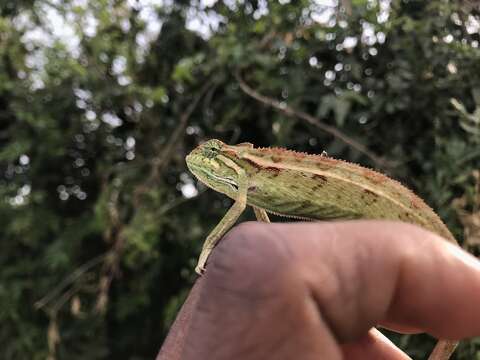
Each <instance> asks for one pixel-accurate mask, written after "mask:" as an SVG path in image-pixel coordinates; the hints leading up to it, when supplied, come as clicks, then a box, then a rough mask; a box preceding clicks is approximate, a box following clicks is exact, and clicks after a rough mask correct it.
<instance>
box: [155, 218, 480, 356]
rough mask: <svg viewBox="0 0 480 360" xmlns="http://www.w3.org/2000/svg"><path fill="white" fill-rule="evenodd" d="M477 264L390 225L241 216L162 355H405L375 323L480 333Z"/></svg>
mask: <svg viewBox="0 0 480 360" xmlns="http://www.w3.org/2000/svg"><path fill="white" fill-rule="evenodd" d="M479 303H480V262H479V261H477V260H476V259H475V258H474V257H473V256H471V255H469V254H468V253H466V252H464V251H462V250H461V249H460V248H458V247H456V246H454V245H452V244H450V243H448V242H447V241H444V240H443V239H441V238H440V237H438V236H437V235H435V234H433V233H430V232H428V231H426V230H423V229H421V228H419V227H416V226H413V225H408V224H404V223H398V222H386V221H347V222H328V223H321V222H316V223H291V224H279V223H276V224H275V223H272V224H262V223H257V222H252V223H244V224H242V225H240V226H237V227H236V228H234V229H232V230H231V231H230V232H229V233H228V234H227V235H226V236H225V237H224V239H223V240H222V241H221V242H220V243H219V244H218V246H217V247H216V248H215V250H214V251H213V252H212V255H211V257H210V259H209V262H208V266H207V270H206V272H205V274H204V275H203V276H202V277H200V278H199V279H198V280H197V281H196V283H195V285H194V287H193V288H192V290H191V292H190V295H189V296H188V298H187V300H186V302H185V304H184V306H183V307H182V309H181V311H180V313H179V315H178V317H177V319H176V321H175V323H174V325H173V326H172V328H171V330H170V333H169V335H168V337H167V339H166V341H165V343H164V345H163V347H162V349H161V351H160V353H159V354H158V356H157V360H164V359H165V360H166V359H168V360H180V359H181V360H190V359H196V360H198V359H200V360H201V359H209V360H220V359H222V360H223V359H242V360H254V359H255V360H256V359H275V360H277V359H278V360H283V359H285V360H287V359H300V360H303V359H305V360H306V359H331V360H336V359H372V360H376V359H391V360H401V359H402V360H403V359H409V357H408V356H407V355H405V354H404V353H403V352H401V351H400V350H399V349H398V348H396V347H395V346H394V345H393V344H392V343H391V342H390V341H389V340H388V339H386V338H385V337H383V335H381V334H380V332H378V331H377V330H376V329H375V328H374V326H383V327H388V328H390V329H393V330H397V331H400V332H410V333H415V332H427V333H430V334H432V335H433V336H435V337H437V338H443V339H462V338H466V337H471V336H478V335H480V311H479V310H478V304H479Z"/></svg>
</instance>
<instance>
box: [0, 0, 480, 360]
mask: <svg viewBox="0 0 480 360" xmlns="http://www.w3.org/2000/svg"><path fill="white" fill-rule="evenodd" d="M134 3H135V2H127V1H106V0H92V1H89V2H85V4H83V2H73V1H68V0H64V1H44V0H37V1H33V0H31V1H26V0H25V1H16V2H13V1H9V2H8V1H7V3H6V5H0V229H1V230H0V234H1V238H2V241H1V245H0V250H1V251H0V267H1V269H2V272H1V274H0V304H1V306H0V322H1V323H2V327H1V330H0V349H2V350H1V358H2V359H23V358H29V359H44V358H47V357H50V358H51V359H53V358H55V357H56V358H59V359H61V358H79V359H80V358H82V359H84V358H88V359H104V358H131V359H151V358H152V357H153V356H154V354H155V353H156V352H157V351H158V349H159V346H160V344H161V342H162V340H163V338H164V336H165V335H166V333H167V331H168V326H169V325H170V324H171V322H172V321H173V319H174V317H175V314H176V311H177V310H178V308H179V307H180V306H181V303H182V301H183V299H184V298H185V296H186V294H187V293H188V289H189V287H190V286H191V284H192V282H193V280H194V278H195V275H194V273H193V268H194V263H195V259H196V255H197V254H198V251H199V248H200V246H201V243H202V242H203V239H204V237H205V235H206V234H207V233H208V231H209V229H211V228H212V226H213V225H214V224H215V223H216V222H217V221H218V219H220V217H221V216H222V214H223V213H224V212H225V209H226V207H227V206H228V205H229V201H228V200H227V199H224V198H223V197H222V196H220V195H218V194H213V193H212V192H209V191H208V192H204V190H205V189H203V188H202V187H201V186H199V185H197V184H196V183H195V182H194V181H193V179H192V178H191V176H190V175H189V174H188V173H187V170H186V167H185V163H184V156H185V155H186V153H188V152H189V151H190V150H191V148H192V147H194V146H196V145H197V144H198V143H200V142H202V141H204V140H205V139H208V138H219V139H222V140H224V141H225V142H231V143H236V142H242V141H249V142H253V143H255V144H257V145H262V146H268V145H281V146H286V147H290V148H294V149H297V150H302V151H308V152H314V153H320V152H321V151H322V150H326V151H327V152H328V153H329V154H330V155H332V156H335V157H339V158H344V159H349V160H352V161H356V162H359V163H362V164H364V165H367V166H370V167H377V168H380V169H381V170H383V171H385V172H388V173H389V174H390V175H392V176H394V177H396V178H398V179H400V180H402V181H403V182H405V183H406V184H408V185H409V186H410V187H412V188H414V189H415V190H416V192H418V193H419V194H420V195H422V196H423V197H424V198H425V199H426V200H427V201H428V203H430V204H431V205H432V206H433V207H434V208H435V209H436V210H438V212H439V213H440V215H441V216H442V217H443V218H444V219H445V220H446V222H447V223H448V225H449V227H450V228H451V229H452V230H453V231H454V233H455V234H456V235H457V236H458V238H459V239H463V238H464V237H463V234H465V246H466V247H468V248H469V249H470V250H471V251H472V252H474V253H477V254H478V253H479V246H478V245H479V242H480V241H479V242H475V241H476V240H475V239H476V238H475V236H474V235H472V234H475V231H477V232H478V229H476V228H475V227H474V226H473V225H472V224H473V223H474V222H473V221H469V219H473V218H474V217H476V216H477V217H478V216H480V215H479V208H480V204H478V190H476V189H478V186H479V185H478V179H479V176H478V173H477V172H475V170H477V169H479V167H480V161H479V159H480V142H479V138H480V137H479V136H480V121H479V109H480V95H479V87H478V84H479V83H480V78H479V77H480V61H479V59H480V49H479V47H478V46H479V41H480V38H479V35H478V34H479V32H478V29H476V30H475V29H474V28H472V26H474V25H472V24H474V21H473V20H475V19H476V21H478V18H479V13H478V11H477V10H475V9H472V8H469V7H468V5H465V4H464V3H463V2H459V3H458V4H457V3H454V2H446V1H443V0H436V1H429V2H424V1H400V0H396V1H392V2H391V5H390V6H388V5H387V2H384V1H380V2H378V1H374V0H368V1H367V0H365V1H363V0H362V1H357V0H355V1H350V2H348V1H347V2H343V3H349V8H345V9H343V8H326V7H325V6H323V7H322V6H320V5H315V4H314V2H310V1H307V0H302V1H291V2H288V1H281V2H280V1H269V2H257V1H249V0H245V1H242V2H222V1H217V2H215V3H214V4H213V5H212V6H210V7H206V8H205V7H202V6H201V5H198V3H197V2H194V1H175V2H171V5H165V6H163V7H157V8H155V7H154V6H150V5H148V2H147V1H145V2H142V3H143V5H141V4H139V3H137V4H134ZM166 3H167V2H166ZM265 3H267V5H266V6H268V7H267V8H265ZM82 4H83V5H82ZM328 13H330V16H329V17H328V16H327V14H328ZM192 14H193V15H192ZM195 14H196V15H195ZM202 16H203V19H209V21H212V23H218V26H214V27H213V29H211V30H209V31H206V30H204V31H203V33H199V32H198V31H195V30H192V24H195V22H193V21H192V19H194V18H196V19H200V18H202ZM62 18H63V19H65V23H63V24H61V23H60V25H58V19H62ZM52 19H56V21H57V27H58V26H60V28H61V29H62V31H60V32H59V31H58V28H57V30H55V26H54V21H53V20H52ZM472 19H473V20H472ZM160 25H161V30H160V31H159V32H156V31H154V30H155V27H157V28H158V27H160ZM69 29H70V30H69ZM472 29H473V30H472ZM35 34H37V35H35ZM38 34H43V35H42V36H38ZM59 34H60V35H59ZM61 34H70V35H69V37H68V38H66V40H65V38H63V40H62V38H61ZM59 36H60V38H59ZM240 81H244V82H245V84H247V85H248V86H249V87H251V88H252V89H254V91H256V92H257V93H259V94H261V95H264V96H268V97H269V98H270V100H272V99H273V100H276V101H278V102H279V104H280V105H279V107H280V109H282V108H283V109H285V106H287V105H288V106H289V107H291V108H293V109H296V110H298V111H301V112H304V113H306V114H311V115H313V116H316V117H318V118H319V121H320V122H321V123H323V124H327V125H329V126H332V127H334V128H336V129H338V130H340V131H341V132H342V133H344V134H346V135H347V136H349V137H350V138H351V139H353V140H356V141H359V142H360V143H362V144H363V145H365V146H366V147H367V148H368V149H369V150H370V151H371V152H373V153H374V154H376V155H377V157H379V158H382V159H384V160H385V161H384V162H381V163H380V162H378V161H377V160H375V159H376V158H375V157H372V156H369V155H368V154H366V153H365V152H364V151H361V150H359V149H358V148H356V147H352V146H351V145H349V144H347V143H346V142H345V141H342V140H341V139H340V138H339V137H338V136H332V134H330V133H327V132H325V131H322V130H321V129H320V128H319V127H318V126H315V125H314V124H312V123H308V122H305V121H304V120H302V118H301V117H297V116H292V114H291V113H288V112H285V111H282V110H278V109H277V110H275V109H273V108H272V107H271V106H270V105H269V101H270V100H265V99H264V98H263V100H259V99H258V97H257V98H255V96H254V94H252V93H251V92H250V94H249V93H248V92H245V91H244V90H245V88H243V90H242V87H241V86H240V83H239V82H240ZM197 193H198V194H197ZM212 204H213V205H212ZM477 224H478V223H477ZM392 336H394V339H395V341H397V343H399V344H400V345H401V346H402V347H403V348H405V349H407V351H408V352H409V353H410V354H412V355H413V356H415V357H418V358H424V357H425V354H426V353H428V352H429V349H430V348H431V346H432V345H433V340H432V339H430V338H427V337H426V336H404V337H399V336H395V335H392ZM479 349H480V345H479V342H478V339H474V340H473V341H471V342H465V343H464V344H463V345H462V346H461V348H460V350H459V351H458V354H457V355H456V358H457V359H472V358H475V357H477V358H478V357H479V356H480V355H479V354H480V350H479Z"/></svg>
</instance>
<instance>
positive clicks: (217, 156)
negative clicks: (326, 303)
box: [186, 139, 457, 360]
mask: <svg viewBox="0 0 480 360" xmlns="http://www.w3.org/2000/svg"><path fill="white" fill-rule="evenodd" d="M186 162H187V166H188V168H189V170H190V171H191V172H192V173H193V174H194V175H195V176H196V177H197V178H198V179H199V180H200V181H201V182H203V183H204V184H206V185H207V186H209V187H210V188H212V189H214V190H215V191H218V192H221V193H223V194H225V195H227V196H229V197H230V198H232V199H233V200H235V203H234V205H233V206H232V207H231V208H230V209H229V211H228V212H227V213H226V214H225V216H224V217H223V219H222V220H221V221H220V222H219V223H218V225H217V226H216V227H215V228H214V229H213V231H212V232H211V233H210V234H209V235H208V237H207V239H206V240H205V243H204V245H203V249H202V252H201V254H200V258H199V262H198V265H197V268H196V271H197V272H198V273H199V274H201V273H203V271H204V270H205V265H206V262H207V259H208V256H209V255H210V252H211V251H212V249H213V248H214V247H215V245H216V244H217V242H218V241H219V240H220V239H221V238H222V236H223V235H224V234H225V233H226V232H227V231H228V230H229V229H230V228H231V227H232V226H233V225H234V224H235V222H236V221H237V219H238V217H239V216H240V215H241V213H242V212H243V211H244V210H245V207H246V206H247V205H250V206H252V207H253V208H254V210H255V215H256V217H257V219H258V220H260V221H265V222H268V221H269V220H268V215H267V212H269V213H272V214H276V215H281V216H286V217H291V218H298V219H305V220H333V219H384V220H398V221H404V222H407V223H411V224H415V225H419V226H421V227H423V228H425V229H427V230H430V231H432V232H434V233H436V234H438V235H440V236H441V237H443V238H445V239H447V240H448V241H451V242H453V243H456V240H455V238H454V237H453V235H452V234H451V233H450V231H449V230H448V228H447V227H446V226H445V224H444V223H443V222H442V220H441V219H440V218H439V217H438V215H437V214H436V213H435V212H434V211H433V210H432V209H431V208H430V207H429V206H428V205H427V204H426V203H425V202H424V201H423V200H422V199H420V198H419V197H418V196H416V195H415V194H414V193H413V192H411V191H410V190H408V189H407V188H406V187H404V186H403V185H401V184H400V183H399V182H397V181H395V180H393V179H391V178H389V177H387V176H385V175H383V174H380V173H378V172H376V171H373V170H370V169H367V168H364V167H361V166H359V165H356V164H351V163H348V162H346V161H342V160H337V159H333V158H330V157H327V156H324V155H309V154H305V153H297V152H294V151H290V150H285V149H279V148H254V147H253V145H252V144H250V143H243V144H238V145H235V146H230V145H226V144H224V143H223V142H221V141H220V140H215V139H213V140H209V141H207V142H205V143H203V144H201V145H200V146H198V147H197V148H196V149H194V150H193V151H192V152H191V153H190V154H189V155H188V156H187V157H186ZM456 345H457V342H454V341H446V340H441V341H439V342H438V344H437V346H436V347H435V349H434V351H433V352H432V354H431V355H430V357H429V360H447V359H449V357H450V355H451V354H452V353H453V351H454V349H455V347H456Z"/></svg>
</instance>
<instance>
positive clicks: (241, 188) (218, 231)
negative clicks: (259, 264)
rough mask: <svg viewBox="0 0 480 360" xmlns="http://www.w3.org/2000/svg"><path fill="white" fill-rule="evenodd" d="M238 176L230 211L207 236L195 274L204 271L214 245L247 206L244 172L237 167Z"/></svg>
mask: <svg viewBox="0 0 480 360" xmlns="http://www.w3.org/2000/svg"><path fill="white" fill-rule="evenodd" d="M235 170H236V172H237V174H238V193H237V199H236V200H235V203H234V204H233V205H232V207H231V208H230V209H228V211H227V213H226V214H225V216H224V217H223V218H222V220H220V222H219V223H218V224H217V226H215V228H214V229H213V230H212V232H211V233H210V234H209V235H208V236H207V238H206V239H205V242H204V243H203V247H202V252H201V253H200V257H199V258H198V263H197V267H196V268H195V271H196V272H197V274H199V275H202V274H203V272H204V271H205V265H206V263H207V259H208V257H209V256H210V253H211V252H212V250H213V248H214V247H215V245H216V244H217V243H218V241H219V240H220V239H221V238H222V237H223V235H225V233H226V232H227V231H228V230H229V229H230V228H231V227H232V226H233V225H234V224H235V222H236V221H237V219H238V217H239V216H240V215H241V214H242V212H243V211H244V210H245V207H246V206H247V190H248V178H247V174H246V173H245V171H244V170H243V169H241V168H239V167H236V168H235Z"/></svg>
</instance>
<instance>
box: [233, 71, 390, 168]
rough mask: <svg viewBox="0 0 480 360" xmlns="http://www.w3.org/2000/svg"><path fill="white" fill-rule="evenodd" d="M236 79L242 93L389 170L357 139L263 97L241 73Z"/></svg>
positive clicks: (386, 165) (382, 161)
mask: <svg viewBox="0 0 480 360" xmlns="http://www.w3.org/2000/svg"><path fill="white" fill-rule="evenodd" d="M235 78H236V79H237V81H238V84H239V85H240V88H241V89H242V91H243V92H244V93H245V94H247V95H248V96H250V97H252V98H253V99H255V100H257V101H259V102H261V103H263V104H265V105H267V106H270V107H272V108H274V109H276V110H278V111H280V112H282V113H284V114H285V115H287V116H288V117H291V118H299V119H301V120H303V121H304V122H306V123H308V124H310V125H313V126H315V127H316V128H318V129H320V130H322V131H324V132H326V133H328V134H330V135H332V136H334V137H335V138H336V139H338V140H340V141H342V142H344V143H345V144H347V145H348V146H350V147H352V148H354V149H355V150H357V151H358V152H360V153H362V154H364V155H365V156H367V157H368V158H370V159H371V160H372V161H373V162H374V163H375V164H376V165H377V166H378V167H379V168H387V167H389V166H390V165H389V164H388V163H387V162H386V161H385V160H384V159H383V158H381V157H380V156H378V155H376V154H375V153H374V152H372V151H371V150H369V149H368V148H367V147H366V146H365V145H363V144H362V143H360V142H358V141H356V140H355V139H352V138H351V137H349V136H348V135H345V134H344V133H343V132H341V131H340V130H338V129H337V128H336V127H333V126H330V125H327V124H324V123H322V122H321V121H320V120H319V119H318V118H316V117H314V116H312V115H310V114H307V113H306V112H303V111H301V110H297V109H294V108H292V107H291V106H288V105H287V104H285V103H283V102H280V101H278V100H276V99H273V98H270V97H268V96H265V95H262V94H260V93H259V92H257V91H256V90H254V89H253V88H251V87H250V86H249V85H248V84H247V83H246V82H245V81H244V80H243V79H242V77H241V75H240V72H239V71H236V72H235Z"/></svg>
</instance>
